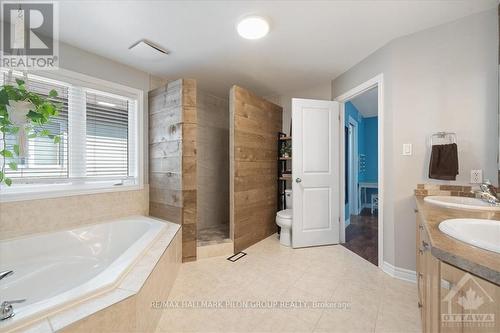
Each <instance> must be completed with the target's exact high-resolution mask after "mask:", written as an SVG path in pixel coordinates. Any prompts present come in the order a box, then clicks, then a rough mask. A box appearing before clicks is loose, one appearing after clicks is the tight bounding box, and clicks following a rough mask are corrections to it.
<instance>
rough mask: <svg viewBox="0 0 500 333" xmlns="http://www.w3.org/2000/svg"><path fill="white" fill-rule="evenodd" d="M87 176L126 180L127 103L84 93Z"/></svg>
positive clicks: (127, 173)
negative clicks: (122, 178)
mask: <svg viewBox="0 0 500 333" xmlns="http://www.w3.org/2000/svg"><path fill="white" fill-rule="evenodd" d="M86 110H87V120H86V133H87V134H86V144H87V146H86V155H87V156H86V172H87V177H124V178H125V177H128V176H129V170H128V169H129V168H128V122H129V102H128V100H126V99H119V98H116V97H110V96H106V95H100V94H97V93H93V92H87V94H86Z"/></svg>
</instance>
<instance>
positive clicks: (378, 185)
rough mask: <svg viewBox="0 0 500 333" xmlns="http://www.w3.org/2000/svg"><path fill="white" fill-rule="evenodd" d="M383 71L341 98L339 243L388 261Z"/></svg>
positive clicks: (376, 262)
mask: <svg viewBox="0 0 500 333" xmlns="http://www.w3.org/2000/svg"><path fill="white" fill-rule="evenodd" d="M382 91H383V76H382V75H379V76H377V77H375V78H373V79H371V80H369V81H367V82H365V83H363V84H362V85H360V86H358V87H356V88H354V89H352V90H351V91H349V92H347V93H346V94H344V95H342V96H340V97H339V98H337V101H338V102H340V103H341V118H342V120H341V124H342V125H343V126H341V128H343V129H344V135H342V136H341V138H342V139H343V142H341V151H342V153H341V159H343V160H342V161H341V163H340V165H341V167H344V168H345V170H344V172H343V173H342V175H343V179H342V180H341V181H342V182H343V186H341V188H342V189H343V191H342V192H343V193H341V197H342V200H341V202H342V203H343V205H344V206H343V207H342V208H343V209H341V212H342V213H343V214H342V217H341V221H340V224H341V227H340V242H341V244H342V245H343V246H345V247H346V248H348V249H349V250H351V251H352V252H354V253H356V254H357V255H359V256H361V257H363V258H364V259H366V260H368V261H369V262H371V263H372V264H374V265H376V266H382V263H383V259H382V258H383V254H382V252H383V205H382V203H383V181H382V175H383V159H382V155H383V94H382Z"/></svg>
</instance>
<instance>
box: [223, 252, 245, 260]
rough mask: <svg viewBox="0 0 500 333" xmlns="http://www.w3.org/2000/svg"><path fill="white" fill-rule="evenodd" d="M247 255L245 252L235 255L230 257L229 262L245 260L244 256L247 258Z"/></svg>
mask: <svg viewBox="0 0 500 333" xmlns="http://www.w3.org/2000/svg"><path fill="white" fill-rule="evenodd" d="M246 255H247V254H246V253H245V252H238V253H236V254H233V255H232V256H230V257H229V258H227V260H229V261H232V262H235V261H237V260H239V259H241V258H243V257H244V256H246Z"/></svg>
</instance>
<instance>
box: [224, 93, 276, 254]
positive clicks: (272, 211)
mask: <svg viewBox="0 0 500 333" xmlns="http://www.w3.org/2000/svg"><path fill="white" fill-rule="evenodd" d="M229 101H230V107H229V113H230V116H229V121H230V148H229V153H230V178H229V182H230V219H231V223H230V226H231V234H232V239H233V241H234V252H235V253H236V252H238V251H241V250H244V249H245V248H247V247H249V246H251V245H252V244H255V243H257V242H259V241H261V240H263V239H264V238H266V237H268V236H270V235H272V234H273V233H275V232H276V230H277V227H276V222H275V220H276V211H277V208H278V199H277V198H278V170H277V167H278V166H277V158H278V143H277V141H278V133H279V132H280V130H281V127H282V113H283V109H282V107H281V106H278V105H275V104H273V103H271V102H268V101H266V100H265V99H263V98H261V97H259V96H256V95H255V94H253V93H252V92H251V91H248V90H246V89H244V88H242V87H238V86H233V87H232V88H231V92H230V94H229Z"/></svg>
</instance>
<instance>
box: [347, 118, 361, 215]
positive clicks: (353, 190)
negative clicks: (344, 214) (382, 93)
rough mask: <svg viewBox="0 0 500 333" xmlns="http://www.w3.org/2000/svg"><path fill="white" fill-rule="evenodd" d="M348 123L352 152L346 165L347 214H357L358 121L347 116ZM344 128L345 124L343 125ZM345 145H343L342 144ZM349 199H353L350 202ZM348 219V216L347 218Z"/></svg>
mask: <svg viewBox="0 0 500 333" xmlns="http://www.w3.org/2000/svg"><path fill="white" fill-rule="evenodd" d="M347 123H348V127H347V128H348V129H349V128H350V126H352V131H353V132H352V133H349V138H351V135H352V142H351V144H352V147H351V146H350V152H349V153H352V156H351V154H349V160H348V165H349V174H348V177H349V183H348V188H349V190H348V192H349V201H348V202H349V214H351V212H354V214H359V202H358V200H357V198H358V188H357V187H358V186H357V184H358V172H359V169H358V135H359V132H358V122H357V121H356V120H355V119H354V118H353V117H351V116H349V119H348V121H347ZM344 128H345V126H344ZM344 147H345V146H344ZM351 199H353V201H352V202H351ZM347 220H349V217H348V218H347Z"/></svg>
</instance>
